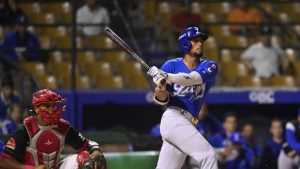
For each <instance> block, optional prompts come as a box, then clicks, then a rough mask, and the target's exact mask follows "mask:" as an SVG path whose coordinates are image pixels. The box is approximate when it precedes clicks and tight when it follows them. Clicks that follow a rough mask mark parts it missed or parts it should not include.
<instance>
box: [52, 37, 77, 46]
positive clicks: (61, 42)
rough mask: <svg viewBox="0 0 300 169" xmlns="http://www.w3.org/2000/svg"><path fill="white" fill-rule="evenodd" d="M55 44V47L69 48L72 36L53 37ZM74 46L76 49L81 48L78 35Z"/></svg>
mask: <svg viewBox="0 0 300 169" xmlns="http://www.w3.org/2000/svg"><path fill="white" fill-rule="evenodd" d="M55 46H56V47H57V48H59V49H60V48H62V49H71V47H72V37H70V36H62V37H57V38H56V39H55ZM76 47H77V49H81V48H83V42H82V39H81V38H80V37H77V38H76Z"/></svg>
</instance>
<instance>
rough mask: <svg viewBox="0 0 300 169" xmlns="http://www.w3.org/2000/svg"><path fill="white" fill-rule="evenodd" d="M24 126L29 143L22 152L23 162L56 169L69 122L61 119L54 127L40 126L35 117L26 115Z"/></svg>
mask: <svg viewBox="0 0 300 169" xmlns="http://www.w3.org/2000/svg"><path fill="white" fill-rule="evenodd" d="M24 126H25V128H26V130H27V132H28V135H29V138H30V145H29V146H27V147H26V150H25V154H24V163H25V164H28V165H34V166H37V165H45V167H46V168H49V169H57V168H58V162H59V156H60V153H61V152H62V150H63V148H64V143H65V137H66V134H67V132H68V130H69V126H70V124H69V123H68V122H67V121H65V120H63V119H61V120H60V121H59V123H58V124H57V125H56V126H55V127H52V126H40V125H38V123H37V119H36V118H35V117H28V118H26V119H25V120H24Z"/></svg>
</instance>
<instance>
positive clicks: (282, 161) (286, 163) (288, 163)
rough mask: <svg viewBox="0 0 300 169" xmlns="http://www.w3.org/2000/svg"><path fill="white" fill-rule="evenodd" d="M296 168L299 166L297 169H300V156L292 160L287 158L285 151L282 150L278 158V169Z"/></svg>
mask: <svg viewBox="0 0 300 169" xmlns="http://www.w3.org/2000/svg"><path fill="white" fill-rule="evenodd" d="M294 166H297V168H299V169H300V157H299V155H297V156H296V157H294V158H291V157H289V156H287V155H286V154H285V152H284V151H283V150H281V151H280V154H279V157H278V169H293V168H294Z"/></svg>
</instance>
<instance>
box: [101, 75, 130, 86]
mask: <svg viewBox="0 0 300 169" xmlns="http://www.w3.org/2000/svg"><path fill="white" fill-rule="evenodd" d="M96 86H98V87H100V88H102V89H123V88H124V87H125V82H124V80H123V78H122V77H121V76H112V75H98V76H97V78H96Z"/></svg>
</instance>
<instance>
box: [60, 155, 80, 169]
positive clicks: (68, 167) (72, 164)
mask: <svg viewBox="0 0 300 169" xmlns="http://www.w3.org/2000/svg"><path fill="white" fill-rule="evenodd" d="M76 158H77V154H74V155H70V156H68V157H66V158H65V159H64V160H63V161H62V164H61V165H60V167H59V169H77V168H78V165H77V161H76Z"/></svg>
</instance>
